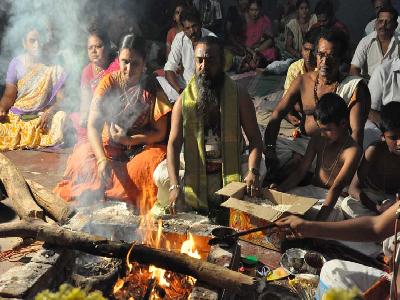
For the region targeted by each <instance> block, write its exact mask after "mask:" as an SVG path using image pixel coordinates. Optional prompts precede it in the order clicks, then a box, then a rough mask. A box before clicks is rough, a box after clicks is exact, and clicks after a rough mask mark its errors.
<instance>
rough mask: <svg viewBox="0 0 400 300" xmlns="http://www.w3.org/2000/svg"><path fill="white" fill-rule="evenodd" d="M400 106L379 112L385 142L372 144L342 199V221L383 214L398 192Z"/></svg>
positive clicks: (393, 103) (389, 107)
mask: <svg viewBox="0 0 400 300" xmlns="http://www.w3.org/2000/svg"><path fill="white" fill-rule="evenodd" d="M399 116H400V103H399V102H390V103H388V104H387V105H385V106H384V107H383V108H382V111H381V126H380V127H381V130H382V132H383V138H384V140H382V141H379V142H375V143H373V144H371V145H370V146H369V147H368V148H367V149H366V150H365V154H364V157H363V159H362V162H361V165H360V167H359V168H358V170H357V173H356V175H355V176H354V178H353V181H352V183H351V185H350V188H349V194H350V196H349V197H347V198H346V199H344V200H343V203H342V210H343V212H344V216H345V218H356V217H360V216H366V215H376V214H381V213H383V212H384V211H385V210H386V209H388V208H389V207H390V206H391V205H393V203H394V202H395V201H396V193H398V192H399V191H400V172H399V170H400V118H399Z"/></svg>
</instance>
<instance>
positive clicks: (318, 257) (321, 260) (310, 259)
mask: <svg viewBox="0 0 400 300" xmlns="http://www.w3.org/2000/svg"><path fill="white" fill-rule="evenodd" d="M325 263H326V259H325V257H323V256H322V254H321V253H318V252H315V251H308V252H307V253H306V254H305V255H304V266H305V269H306V270H307V273H310V274H314V275H319V273H320V272H321V269H322V267H323V265H324V264H325Z"/></svg>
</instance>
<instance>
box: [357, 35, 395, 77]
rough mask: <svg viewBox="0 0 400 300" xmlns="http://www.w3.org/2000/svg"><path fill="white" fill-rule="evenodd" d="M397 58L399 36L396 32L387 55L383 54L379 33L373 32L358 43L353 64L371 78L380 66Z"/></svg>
mask: <svg viewBox="0 0 400 300" xmlns="http://www.w3.org/2000/svg"><path fill="white" fill-rule="evenodd" d="M395 57H399V34H398V33H397V32H395V34H394V36H393V37H392V39H391V41H390V44H389V47H388V49H387V51H386V53H382V50H381V46H380V44H379V41H378V37H377V33H376V31H373V32H372V33H370V34H369V35H367V36H365V37H363V38H362V39H361V41H360V42H359V43H358V46H357V48H356V51H355V52H354V56H353V59H352V61H351V64H352V65H354V66H356V67H358V68H360V69H361V72H362V74H364V75H366V74H368V75H369V76H371V75H372V73H373V72H374V70H375V68H376V67H377V66H378V65H379V64H381V63H383V62H384V61H386V60H390V59H393V58H395Z"/></svg>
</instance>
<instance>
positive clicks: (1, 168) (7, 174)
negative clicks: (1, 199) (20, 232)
mask: <svg viewBox="0 0 400 300" xmlns="http://www.w3.org/2000/svg"><path fill="white" fill-rule="evenodd" d="M0 180H1V181H2V182H3V185H4V188H5V190H6V192H7V195H8V197H9V198H10V199H11V201H12V206H13V208H14V209H15V212H16V213H17V214H18V216H19V217H20V218H21V219H34V218H38V219H43V218H44V212H43V210H42V209H41V208H40V207H39V206H38V205H37V204H36V202H35V201H34V200H33V198H32V195H31V193H30V191H29V188H28V185H27V184H26V182H25V178H24V177H23V176H22V174H21V172H20V171H19V170H18V169H17V167H16V166H15V165H14V164H13V163H12V162H11V161H10V160H9V159H8V158H7V157H6V156H5V155H4V154H1V153H0Z"/></svg>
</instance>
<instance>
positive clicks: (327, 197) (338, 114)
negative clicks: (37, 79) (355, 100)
mask: <svg viewBox="0 0 400 300" xmlns="http://www.w3.org/2000/svg"><path fill="white" fill-rule="evenodd" d="M348 115H349V111H348V108H347V105H346V103H345V102H344V100H343V99H342V98H341V97H340V96H338V95H336V94H333V93H328V94H325V95H324V96H322V97H321V99H320V100H319V101H318V103H317V106H316V108H315V111H314V118H315V120H316V122H317V124H318V126H319V128H320V134H317V135H315V136H313V137H312V138H311V140H310V143H309V144H308V147H307V150H306V153H305V155H304V158H303V159H302V161H301V164H300V167H299V169H298V172H293V173H292V174H291V175H290V176H289V177H288V178H287V179H286V180H284V181H283V182H282V183H281V184H280V185H279V186H278V187H277V190H279V191H282V192H289V193H291V194H296V195H299V196H305V197H312V198H317V199H322V200H321V202H322V206H319V207H314V208H316V209H319V212H318V213H317V216H316V218H317V219H318V220H328V219H329V220H337V219H342V218H343V217H342V215H341V211H340V209H335V210H334V207H335V205H336V202H337V201H338V198H339V196H340V195H341V193H342V191H343V189H344V188H345V187H346V186H348V185H349V184H350V182H351V179H352V178H353V175H354V173H355V171H356V170H357V166H358V163H359V160H360V158H361V154H362V153H361V149H360V148H359V146H358V145H357V143H356V142H355V141H354V140H353V139H352V138H351V136H350V133H349V116H348ZM315 157H316V158H317V160H316V167H315V173H314V176H313V178H312V185H311V186H305V187H297V188H295V187H296V186H297V185H298V184H299V183H300V182H301V181H302V180H303V178H304V177H305V175H306V174H307V171H308V170H309V169H310V167H311V165H312V163H313V160H314V158H315ZM294 188H295V189H294ZM311 213H313V212H311ZM339 213H340V216H339V215H338V214H339ZM309 217H310V218H314V217H315V210H314V215H309Z"/></svg>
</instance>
